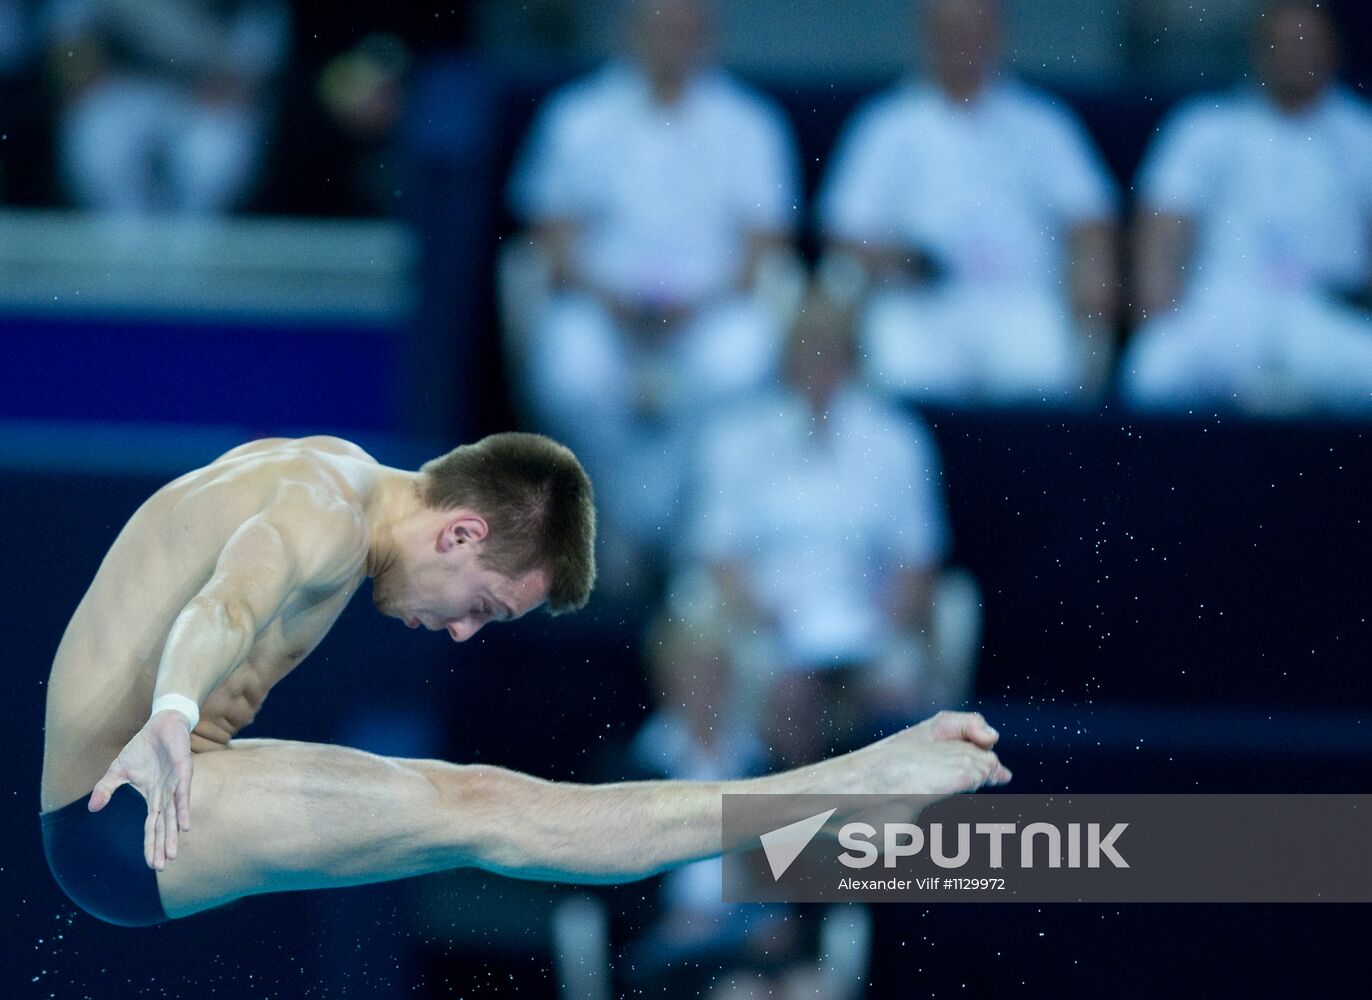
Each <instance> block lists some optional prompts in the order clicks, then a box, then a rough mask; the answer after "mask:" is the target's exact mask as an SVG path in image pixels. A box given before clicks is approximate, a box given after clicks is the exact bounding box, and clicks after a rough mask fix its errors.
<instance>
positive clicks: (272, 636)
mask: <svg viewBox="0 0 1372 1000" xmlns="http://www.w3.org/2000/svg"><path fill="white" fill-rule="evenodd" d="M379 468H380V467H379V466H378V465H377V464H376V463H375V462H374V461H373V460H372V459H371V457H370V456H368V455H367V454H366V453H365V452H363V451H362V450H361V449H360V448H357V447H356V446H355V445H352V444H350V443H348V442H346V441H343V440H340V439H338V438H325V437H313V438H302V439H299V440H288V439H282V438H274V439H269V440H263V441H256V442H253V443H251V444H248V445H244V446H242V447H239V448H235V449H234V450H232V451H230V452H228V453H227V454H225V455H222V456H221V457H220V458H218V459H216V460H215V461H214V462H211V463H210V464H209V465H207V466H205V467H204V468H201V469H197V470H195V471H194V472H190V473H187V474H186V475H184V476H182V477H180V478H179V479H176V480H174V481H173V482H171V483H168V484H167V485H166V486H164V487H162V488H161V489H160V490H158V491H157V492H156V493H155V494H153V496H152V497H150V498H149V499H148V500H147V501H146V502H145V503H144V504H143V505H142V506H141V507H139V509H138V510H137V511H136V512H135V513H134V515H133V517H131V518H130V519H129V522H128V523H127V524H126V525H125V526H124V529H123V530H122V531H121V532H120V533H119V536H118V538H117V539H116V540H115V542H114V544H113V546H111V548H110V550H109V552H108V553H107V554H106V556H105V559H104V561H103V562H102V563H101V565H100V569H99V571H98V572H97V573H96V576H95V579H94V580H93V581H92V582H91V585H90V587H89V589H88V590H87V591H86V594H85V596H84V597H83V598H82V600H81V603H80V604H79V605H78V606H77V608H76V612H75V613H74V614H73V615H72V619H71V621H70V623H69V624H68V625H67V630H66V632H65V634H64V635H63V637H62V642H61V644H60V645H59V647H58V650H57V656H56V658H55V660H54V663H53V667H52V674H51V676H50V678H49V682H48V701H47V721H46V730H45V738H44V753H43V787H42V806H41V808H42V809H43V811H45V812H46V811H49V810H51V809H55V808H59V807H61V806H62V805H65V804H66V803H68V802H72V801H74V800H76V799H77V798H79V797H80V796H82V795H85V794H88V793H89V792H90V790H91V787H92V786H93V785H94V784H95V782H96V781H97V780H98V779H99V778H100V776H101V775H102V774H103V773H104V770H105V768H106V767H107V766H108V765H109V761H110V760H111V759H112V758H113V757H114V756H115V755H117V754H118V753H119V750H120V748H121V747H123V745H124V744H125V743H126V742H127V741H128V740H129V739H130V738H131V737H132V736H133V734H134V733H136V732H137V731H138V730H139V728H140V727H141V726H142V725H143V723H144V722H146V721H147V718H148V713H149V710H150V708H151V705H152V698H153V688H154V684H155V682H156V679H157V673H158V666H159V662H160V659H161V656H162V651H163V647H164V645H165V644H166V641H167V635H168V632H169V631H170V629H171V627H172V624H173V622H174V621H175V620H176V619H177V617H178V615H180V614H181V612H182V610H183V609H184V608H185V607H186V605H187V604H188V602H190V601H191V599H192V598H194V597H195V596H196V595H197V594H198V593H199V592H200V591H201V588H202V587H204V586H205V585H206V583H207V581H208V580H209V579H210V577H211V576H212V575H213V574H214V572H215V568H216V565H217V563H218V560H219V557H220V554H221V553H222V552H223V551H224V548H225V545H226V543H227V542H228V540H229V538H230V537H231V536H233V534H234V533H235V532H236V531H238V530H239V529H240V528H241V527H242V526H243V525H244V524H245V523H246V522H248V521H249V520H250V519H252V518H253V517H255V516H257V515H259V514H261V513H262V512H263V511H264V510H267V509H269V508H274V509H279V508H281V507H283V506H285V507H288V508H290V509H291V510H292V511H294V512H295V514H296V515H298V519H299V520H300V522H301V523H303V524H306V525H318V529H317V530H319V531H320V532H330V533H332V534H334V535H336V536H341V537H343V538H344V539H345V541H344V542H343V544H344V545H345V546H346V548H345V550H344V552H343V563H344V564H345V565H346V568H345V570H344V572H343V573H342V574H341V577H340V575H339V574H337V573H333V574H330V576H331V579H330V581H329V582H328V584H327V585H326V586H320V587H315V588H308V589H304V590H302V591H301V593H300V594H298V595H296V597H295V598H294V599H293V600H292V601H290V602H289V603H288V604H287V605H285V606H283V607H282V609H281V611H280V612H279V614H278V615H277V616H276V617H274V618H273V619H272V620H271V621H269V622H265V623H260V627H259V628H258V630H257V633H256V637H255V638H254V639H253V642H252V646H251V649H250V650H249V652H248V654H247V656H246V657H245V658H244V660H243V661H242V662H241V663H240V664H239V665H238V666H236V667H235V668H234V669H233V670H232V671H231V672H230V673H228V674H227V675H226V676H225V677H224V678H223V680H222V681H221V682H220V683H219V684H218V686H216V687H215V688H214V690H213V691H212V692H211V693H210V695H209V697H208V699H206V700H205V702H204V703H203V704H202V706H201V718H200V722H199V724H198V725H197V726H196V728H195V730H194V732H193V733H192V734H191V749H192V750H193V751H197V752H199V751H205V750H215V749H222V748H223V747H224V746H226V745H227V744H228V741H229V739H230V738H231V737H232V736H233V735H234V734H235V733H237V732H238V731H239V730H240V729H242V728H243V727H244V726H246V725H247V724H248V723H249V722H251V721H252V719H253V717H254V716H255V715H256V714H257V711H258V709H259V708H260V707H261V705H262V702H263V700H264V699H265V698H266V695H267V692H268V691H269V690H270V689H271V688H272V686H273V685H275V684H276V683H277V681H279V680H280V679H281V678H282V677H284V676H285V675H286V674H287V673H289V672H290V671H291V669H293V668H294V667H295V665H296V664H297V663H299V662H300V661H301V660H302V659H303V658H304V657H305V656H306V655H307V654H308V653H309V652H310V650H312V649H313V648H314V647H315V646H316V645H317V644H318V642H319V640H320V639H321V638H323V636H324V634H325V633H326V632H327V631H328V629H329V627H330V626H331V625H332V624H333V622H334V621H335V619H336V618H337V617H338V615H339V614H340V613H341V612H342V610H343V608H344V607H345V606H346V604H347V602H348V599H349V598H350V597H351V596H352V594H353V593H354V592H355V591H356V589H357V587H358V585H359V584H360V583H361V581H362V579H363V574H364V563H365V559H366V554H367V537H366V529H365V520H364V519H363V515H362V511H363V504H364V503H365V501H366V499H367V496H368V493H369V490H370V489H371V487H372V484H373V482H374V479H373V475H372V474H373V472H374V471H375V470H378V469H379Z"/></svg>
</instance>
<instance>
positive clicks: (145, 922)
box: [39, 785, 167, 927]
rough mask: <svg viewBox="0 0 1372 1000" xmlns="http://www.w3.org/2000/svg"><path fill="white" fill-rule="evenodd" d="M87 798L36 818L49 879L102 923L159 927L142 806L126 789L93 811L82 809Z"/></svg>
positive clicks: (157, 899)
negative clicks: (40, 826)
mask: <svg viewBox="0 0 1372 1000" xmlns="http://www.w3.org/2000/svg"><path fill="white" fill-rule="evenodd" d="M89 799H90V795H89V793H88V794H86V795H83V796H81V798H79V799H77V800H76V801H75V802H73V803H71V804H70V805H66V806H63V807H62V808H61V809H55V810H53V811H52V812H49V813H42V814H41V815H40V816H39V819H40V820H41V821H42V823H43V853H44V854H45V855H47V858H48V867H49V868H51V869H52V874H53V878H55V879H57V884H58V885H60V886H61V887H62V890H63V891H64V892H65V893H66V894H67V895H68V896H69V897H70V898H71V901H72V902H73V903H75V904H76V905H77V906H79V907H81V909H83V910H85V911H86V912H87V913H89V914H90V915H91V916H93V917H97V918H99V919H100V920H104V921H106V922H107V923H111V924H117V925H119V926H120V927H149V926H151V925H153V924H161V923H165V922H166V921H167V914H166V911H165V910H163V909H162V898H161V897H160V896H159V895H158V894H157V872H155V871H153V870H152V869H151V868H149V867H148V865H147V862H145V861H144V860H143V827H144V825H145V824H146V823H147V819H148V804H147V801H146V800H145V799H144V798H143V796H142V794H141V793H140V792H139V791H138V789H136V788H134V787H133V786H132V785H120V786H119V787H118V788H116V789H115V790H114V796H113V797H112V798H111V799H110V800H109V802H107V803H105V808H104V809H101V810H100V811H99V812H95V813H93V812H91V811H90V810H89V809H87V808H86V803H87V801H89Z"/></svg>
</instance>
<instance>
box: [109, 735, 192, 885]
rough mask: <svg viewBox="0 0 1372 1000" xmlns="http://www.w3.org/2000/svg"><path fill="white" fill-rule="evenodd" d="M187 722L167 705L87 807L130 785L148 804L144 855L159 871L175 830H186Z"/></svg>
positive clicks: (172, 847)
mask: <svg viewBox="0 0 1372 1000" xmlns="http://www.w3.org/2000/svg"><path fill="white" fill-rule="evenodd" d="M189 722H190V720H189V719H188V718H186V716H185V715H183V714H182V713H180V712H178V711H176V710H175V709H172V708H169V709H165V710H163V711H161V712H158V713H157V714H156V715H154V716H153V717H152V718H150V719H149V720H148V721H147V722H146V723H145V724H144V725H143V728H142V729H140V730H139V731H138V732H137V733H135V734H134V736H133V739H131V740H129V742H128V743H127V744H125V746H124V749H123V750H121V751H119V756H118V757H116V758H115V759H114V763H112V764H110V766H109V770H107V771H106V772H105V776H104V777H103V778H101V779H100V781H99V782H97V783H96V786H95V789H94V791H92V792H91V797H90V801H89V802H88V803H87V808H88V809H90V811H91V812H99V811H100V810H101V809H103V808H105V805H106V804H107V803H108V802H109V800H110V797H111V796H112V795H113V794H114V790H115V789H116V788H118V787H119V786H120V785H123V784H130V785H133V787H134V788H136V789H138V791H139V793H140V794H142V796H143V798H144V799H145V800H147V803H148V820H147V823H146V824H145V825H144V827H143V859H144V860H145V861H146V862H147V864H148V867H149V868H155V869H157V870H158V871H161V870H162V869H163V868H164V867H166V864H167V861H168V860H172V859H175V857H176V835H177V831H178V829H179V830H181V831H186V830H189V829H190V828H191V771H192V768H191V734H190V727H189Z"/></svg>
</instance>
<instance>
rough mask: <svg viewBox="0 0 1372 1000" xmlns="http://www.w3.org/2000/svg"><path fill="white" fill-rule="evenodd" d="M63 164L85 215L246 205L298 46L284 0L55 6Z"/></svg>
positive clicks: (102, 1)
mask: <svg viewBox="0 0 1372 1000" xmlns="http://www.w3.org/2000/svg"><path fill="white" fill-rule="evenodd" d="M51 15H52V22H53V33H54V38H53V42H52V47H53V51H52V59H51V67H52V69H53V72H54V74H55V75H56V77H57V79H58V82H59V85H60V87H61V89H62V90H63V92H64V93H65V95H66V102H67V106H66V108H65V110H64V112H63V114H62V121H61V124H60V139H59V150H58V153H59V159H60V161H61V168H62V172H63V175H64V181H65V183H66V185H67V187H68V189H69V191H70V194H71V197H72V198H73V200H74V201H75V202H76V203H77V204H79V205H81V206H84V207H88V208H93V209H99V210H105V211H114V212H121V213H126V214H147V213H151V212H186V213H216V212H224V211H227V210H230V209H232V208H235V207H237V206H239V205H240V204H241V203H242V202H243V200H244V199H245V197H246V196H247V194H248V191H249V189H250V187H251V185H252V183H253V181H254V179H255V177H256V174H257V170H258V167H259V164H260V162H261V159H262V153H263V145H264V135H265V129H266V122H267V115H268V111H269V108H270V106H271V98H272V92H271V82H272V79H273V77H274V76H275V75H276V74H277V73H278V72H279V71H280V69H281V68H282V66H283V64H284V62H285V60H286V56H287V49H288V44H289V36H290V27H289V16H290V12H289V8H288V7H287V5H286V4H285V3H283V2H281V0H53V2H52V12H51Z"/></svg>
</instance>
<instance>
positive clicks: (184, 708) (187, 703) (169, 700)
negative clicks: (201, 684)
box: [152, 694, 200, 729]
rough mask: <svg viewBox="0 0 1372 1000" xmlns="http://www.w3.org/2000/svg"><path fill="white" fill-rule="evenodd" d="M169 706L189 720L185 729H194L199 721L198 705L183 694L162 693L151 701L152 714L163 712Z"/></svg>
mask: <svg viewBox="0 0 1372 1000" xmlns="http://www.w3.org/2000/svg"><path fill="white" fill-rule="evenodd" d="M169 708H174V709H176V711H178V712H180V713H181V714H182V715H184V716H185V717H186V718H187V719H189V720H190V723H191V724H190V725H189V726H187V727H186V728H187V729H194V728H195V727H196V724H197V723H199V722H200V706H199V705H197V704H196V703H195V702H194V701H192V700H191V699H190V698H187V697H186V696H185V695H184V694H164V695H163V696H162V697H160V698H158V699H157V700H156V701H154V702H153V703H152V714H153V715H156V714H157V713H158V712H165V711H166V710H167V709H169Z"/></svg>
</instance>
